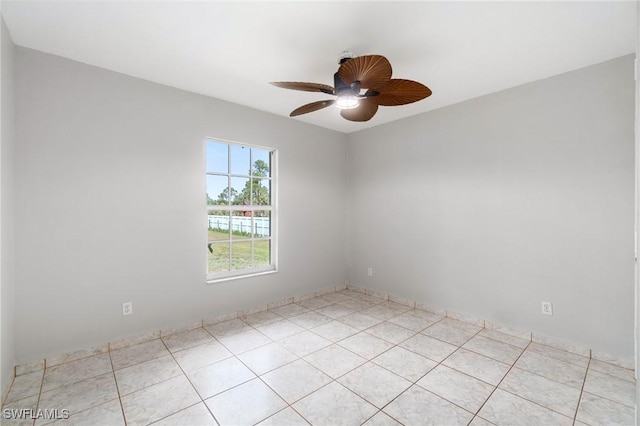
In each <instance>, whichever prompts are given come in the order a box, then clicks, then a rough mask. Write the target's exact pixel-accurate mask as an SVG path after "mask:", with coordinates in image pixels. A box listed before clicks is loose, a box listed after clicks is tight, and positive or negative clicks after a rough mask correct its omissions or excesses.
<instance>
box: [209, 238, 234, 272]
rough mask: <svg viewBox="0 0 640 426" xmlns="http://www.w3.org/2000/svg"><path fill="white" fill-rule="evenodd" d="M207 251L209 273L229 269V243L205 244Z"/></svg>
mask: <svg viewBox="0 0 640 426" xmlns="http://www.w3.org/2000/svg"><path fill="white" fill-rule="evenodd" d="M207 249H208V253H209V259H208V271H209V273H210V274H212V273H215V272H224V271H228V270H229V243H209V244H207Z"/></svg>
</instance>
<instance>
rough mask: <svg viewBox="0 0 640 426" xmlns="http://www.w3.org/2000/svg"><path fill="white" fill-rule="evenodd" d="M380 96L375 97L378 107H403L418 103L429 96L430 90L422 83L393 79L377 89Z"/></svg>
mask: <svg viewBox="0 0 640 426" xmlns="http://www.w3.org/2000/svg"><path fill="white" fill-rule="evenodd" d="M377 91H378V92H380V94H379V95H378V96H376V99H377V101H378V105H383V106H396V105H405V104H410V103H412V102H417V101H420V100H422V99H424V98H426V97H428V96H431V89H429V88H428V87H427V86H425V85H424V84H422V83H418V82H417V81H413V80H403V79H400V78H394V79H391V80H389V82H388V83H387V84H386V85H385V86H384V87H381V88H379V89H377Z"/></svg>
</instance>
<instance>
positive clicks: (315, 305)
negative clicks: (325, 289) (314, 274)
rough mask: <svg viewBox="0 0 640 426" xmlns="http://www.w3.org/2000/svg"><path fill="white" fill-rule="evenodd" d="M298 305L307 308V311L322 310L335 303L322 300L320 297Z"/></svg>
mask: <svg viewBox="0 0 640 426" xmlns="http://www.w3.org/2000/svg"><path fill="white" fill-rule="evenodd" d="M298 305H300V306H302V307H304V308H307V309H314V310H315V309H320V308H324V307H325V306H329V305H333V302H329V301H328V300H324V299H320V298H319V297H313V298H311V299H305V300H301V301H299V302H298Z"/></svg>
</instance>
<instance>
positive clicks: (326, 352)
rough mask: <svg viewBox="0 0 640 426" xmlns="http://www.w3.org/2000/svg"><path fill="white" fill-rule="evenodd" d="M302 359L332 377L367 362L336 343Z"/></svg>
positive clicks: (335, 377)
mask: <svg viewBox="0 0 640 426" xmlns="http://www.w3.org/2000/svg"><path fill="white" fill-rule="evenodd" d="M304 360H305V361H307V362H308V363H309V364H311V365H313V366H314V367H316V368H317V369H319V370H320V371H322V372H323V373H325V374H327V375H328V376H329V377H331V378H334V379H337V378H338V377H340V376H342V375H343V374H346V373H348V372H349V371H351V370H353V369H354V368H356V367H359V366H360V365H362V364H364V363H365V362H367V360H366V359H364V358H362V357H361V356H360V355H356V354H354V353H353V352H351V351H349V350H347V349H345V348H343V347H342V346H338V345H331V346H327V347H326V348H323V349H320V350H319V351H316V352H314V353H312V354H310V355H307V356H306V357H304Z"/></svg>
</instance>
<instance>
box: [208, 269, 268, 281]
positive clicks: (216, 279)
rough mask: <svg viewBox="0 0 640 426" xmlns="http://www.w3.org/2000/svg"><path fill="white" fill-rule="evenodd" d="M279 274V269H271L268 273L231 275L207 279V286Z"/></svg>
mask: <svg viewBox="0 0 640 426" xmlns="http://www.w3.org/2000/svg"><path fill="white" fill-rule="evenodd" d="M277 272H278V270H277V269H269V270H266V271H257V272H251V273H247V274H242V275H231V276H225V277H220V278H207V284H218V283H223V282H225V281H234V280H239V279H242V278H253V277H261V276H263V275H271V274H275V273H277Z"/></svg>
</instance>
